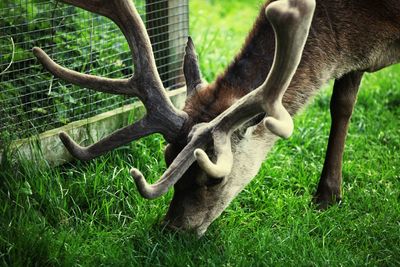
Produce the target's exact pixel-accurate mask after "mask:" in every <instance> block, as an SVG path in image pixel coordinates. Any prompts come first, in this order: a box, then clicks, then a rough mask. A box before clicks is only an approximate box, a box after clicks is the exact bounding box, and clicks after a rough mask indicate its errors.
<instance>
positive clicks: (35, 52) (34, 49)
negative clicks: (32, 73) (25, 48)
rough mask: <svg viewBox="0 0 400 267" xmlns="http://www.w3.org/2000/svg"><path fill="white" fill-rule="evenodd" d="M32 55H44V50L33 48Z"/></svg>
mask: <svg viewBox="0 0 400 267" xmlns="http://www.w3.org/2000/svg"><path fill="white" fill-rule="evenodd" d="M32 53H33V54H34V55H35V57H39V56H40V55H41V54H42V53H43V50H42V49H41V48H40V47H37V46H35V47H33V48H32Z"/></svg>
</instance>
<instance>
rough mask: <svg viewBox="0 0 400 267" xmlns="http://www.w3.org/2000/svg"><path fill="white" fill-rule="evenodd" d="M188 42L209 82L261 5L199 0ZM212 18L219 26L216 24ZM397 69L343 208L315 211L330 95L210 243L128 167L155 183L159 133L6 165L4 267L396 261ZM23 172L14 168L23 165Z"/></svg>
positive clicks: (363, 116)
mask: <svg viewBox="0 0 400 267" xmlns="http://www.w3.org/2000/svg"><path fill="white" fill-rule="evenodd" d="M190 3H191V34H192V36H193V37H194V40H195V43H196V45H197V48H198V51H199V54H200V57H201V65H202V69H203V73H204V74H205V77H206V78H207V79H208V80H211V79H213V78H214V77H215V75H216V74H217V73H218V72H220V71H221V70H222V69H223V68H224V66H226V64H227V63H228V62H229V59H231V58H232V57H233V55H234V54H235V52H236V51H237V50H238V49H239V48H240V45H241V43H242V42H243V40H244V37H245V34H246V32H247V31H248V30H249V28H250V27H251V24H252V22H253V20H254V18H255V16H256V14H257V13H258V7H259V4H260V1H259V0H251V1H250V0H242V1H228V0H218V1H217V0H208V1H205V0H191V1H190ZM210 21H212V23H210ZM399 74H400V66H394V67H391V68H388V69H386V70H383V71H381V72H379V73H377V74H373V75H367V77H366V78H365V79H364V81H363V84H362V90H361V93H360V96H359V100H358V103H357V106H356V112H355V115H354V117H353V119H352V125H351V129H350V134H349V137H348V140H347V144H346V152H345V156H344V173H343V178H344V186H343V194H344V201H343V203H342V204H341V205H340V206H334V207H332V208H330V209H329V210H327V211H325V212H319V211H316V209H315V207H314V206H312V205H311V204H310V200H311V197H312V194H313V192H314V190H315V188H316V184H317V181H318V178H319V174H320V171H321V169H322V163H323V158H324V153H325V148H326V143H327V136H328V132H329V126H330V117H329V100H330V94H331V90H330V88H326V89H323V90H322V91H321V93H320V94H319V95H318V96H317V97H316V99H315V100H314V101H313V102H312V104H311V105H310V106H309V107H308V108H307V109H306V110H305V111H304V112H303V113H302V114H300V115H299V116H297V117H296V119H295V125H296V126H295V133H294V136H293V137H292V138H290V139H289V140H286V141H279V142H278V144H277V145H276V146H275V148H274V149H273V151H271V153H270V155H269V157H268V159H267V160H266V162H265V164H264V165H263V168H262V169H261V170H260V172H259V174H258V176H257V177H256V178H255V179H254V181H253V182H252V183H251V184H250V185H249V186H248V187H247V188H246V189H245V190H244V191H243V192H242V193H241V194H240V195H239V197H238V198H237V199H236V200H235V201H234V202H233V203H232V205H231V206H230V207H229V208H228V209H227V210H226V211H225V212H224V213H223V215H222V216H221V217H220V218H219V219H218V220H217V221H216V222H215V223H213V225H212V226H211V227H210V229H209V231H208V232H207V233H206V235H205V236H204V237H203V238H201V239H197V238H196V237H194V236H190V235H182V234H177V233H171V232H166V231H163V229H162V227H160V226H159V222H160V221H161V219H162V216H163V215H164V214H165V212H166V209H167V207H168V203H169V201H170V199H171V196H172V192H170V193H169V194H168V195H167V196H165V197H163V198H161V199H157V200H154V201H147V200H143V199H142V198H141V197H140V196H139V194H138V193H137V191H136V189H135V186H134V184H133V182H132V180H131V179H130V177H129V175H128V170H129V168H130V167H131V166H135V167H138V168H139V169H141V170H143V171H144V174H145V175H146V177H150V179H153V180H154V179H156V178H157V177H158V176H159V175H160V173H161V172H162V171H163V169H164V168H165V165H164V163H163V157H162V150H163V146H164V141H163V140H162V138H161V137H159V136H153V137H151V138H147V139H146V140H143V141H140V142H136V143H134V144H132V145H131V146H127V147H122V148H120V149H118V151H114V152H112V153H110V154H108V155H106V156H103V157H101V158H99V159H97V160H93V161H91V162H89V163H81V162H73V163H71V164H69V165H66V166H63V167H59V168H50V167H48V166H37V165H32V164H30V163H28V162H20V163H19V164H18V165H16V162H12V161H11V162H4V163H3V165H2V166H1V171H0V175H1V179H0V231H1V235H0V266H2V265H5V266H8V265H9V266H53V265H54V266H58V265H60V266H265V265H271V266H280V265H282V266H283V265H285V266H287V265H289V266H291V265H297V266H314V265H316V266H338V265H343V266H360V265H371V266H398V265H400V246H399V245H400V205H399V204H400V203H399V202H400V175H399V173H400V153H399V149H400V138H399V137H400V122H399V120H398V119H399V115H400V76H399ZM16 166H18V167H16Z"/></svg>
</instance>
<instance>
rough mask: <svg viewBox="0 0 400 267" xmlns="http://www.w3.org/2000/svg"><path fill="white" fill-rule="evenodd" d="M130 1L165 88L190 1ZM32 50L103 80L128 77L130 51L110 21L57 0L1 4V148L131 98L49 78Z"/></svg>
mask: <svg viewBox="0 0 400 267" xmlns="http://www.w3.org/2000/svg"><path fill="white" fill-rule="evenodd" d="M134 2H135V6H136V8H137V10H138V12H139V13H140V14H141V16H142V19H143V20H144V21H145V24H146V28H147V30H148V32H149V35H150V39H151V41H152V45H153V50H154V54H155V57H156V62H157V66H158V69H159V72H160V75H161V78H162V80H163V83H164V85H165V87H166V88H170V89H171V88H176V87H179V86H181V85H182V82H183V77H182V71H181V66H182V60H183V51H184V46H185V43H186V40H187V36H188V24H189V22H188V0H135V1H134ZM34 46H39V47H42V48H43V49H44V50H45V51H46V52H47V53H48V54H49V55H50V56H51V57H52V58H53V59H54V60H55V61H56V62H57V63H59V64H60V65H63V66H66V67H68V68H71V69H74V70H76V71H80V72H84V73H90V74H94V75H101V76H105V77H109V78H123V77H127V76H130V75H131V74H132V72H133V67H132V66H133V65H132V59H131V53H130V51H129V47H128V45H127V43H126V41H125V39H124V37H123V35H122V33H121V32H120V30H119V29H118V27H117V26H116V25H115V24H114V23H112V22H111V21H110V20H109V19H107V18H104V17H101V16H98V15H95V14H92V13H89V12H86V11H84V10H82V9H79V8H74V7H71V6H69V5H65V4H62V3H60V2H58V1H49V0H19V1H18V0H2V1H0V147H1V146H2V143H3V142H4V141H5V140H7V141H9V140H12V139H16V138H24V137H28V136H31V135H34V134H38V133H41V132H44V131H46V130H50V129H53V128H56V127H59V126H62V125H64V124H67V123H70V122H72V121H76V120H80V119H85V118H89V117H92V116H94V115H97V114H100V113H103V112H106V111H109V110H112V109H115V108H118V107H121V106H124V105H126V104H128V102H131V101H132V100H131V99H127V98H124V97H121V96H114V95H108V94H103V93H98V92H95V91H93V90H88V89H85V88H79V87H76V86H73V85H70V84H68V83H65V82H63V81H61V80H58V79H57V78H54V77H53V76H51V75H50V74H49V73H47V72H46V71H45V70H44V69H43V68H42V67H41V66H40V65H39V64H38V62H37V60H35V59H34V57H33V54H32V52H31V50H32V47H34Z"/></svg>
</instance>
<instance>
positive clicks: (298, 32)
mask: <svg viewBox="0 0 400 267" xmlns="http://www.w3.org/2000/svg"><path fill="white" fill-rule="evenodd" d="M314 10H315V0H288V1H284V0H282V1H276V2H273V3H271V4H270V5H268V7H267V8H266V16H267V18H268V19H269V21H270V22H271V24H272V26H273V28H274V31H275V37H276V51H275V58H274V63H273V65H272V69H271V71H270V73H269V75H268V77H267V79H266V80H265V82H264V83H263V84H262V85H261V86H260V87H259V88H257V89H255V90H254V91H253V92H251V93H250V94H247V95H246V96H245V97H243V98H241V99H240V100H239V101H238V102H237V103H235V104H234V105H232V106H231V107H230V108H228V109H227V110H226V111H224V112H223V113H221V114H220V115H219V116H218V117H216V118H215V119H214V120H212V121H211V122H209V123H205V124H199V125H196V126H195V127H194V128H193V130H192V132H191V134H190V136H191V139H190V140H191V141H190V142H189V144H188V145H187V146H186V147H185V148H184V149H183V150H182V152H181V153H180V154H179V155H178V156H177V158H176V159H175V160H174V162H173V163H172V164H171V165H170V166H169V168H168V169H167V171H166V172H165V173H164V175H163V176H162V177H161V179H160V180H159V181H158V182H157V183H156V184H154V185H149V184H147V182H146V180H145V179H144V177H143V175H142V174H141V173H140V172H139V171H138V170H136V169H132V170H131V174H132V176H133V177H134V178H135V182H136V185H137V187H138V188H139V191H140V193H141V194H142V196H144V197H146V198H155V197H158V196H160V195H162V194H164V193H165V192H167V190H168V188H169V187H171V186H172V185H174V184H175V183H176V182H177V181H178V180H179V179H180V177H181V175H183V173H184V172H185V171H186V170H187V169H188V168H189V167H190V165H191V164H192V163H193V162H194V161H195V160H197V162H198V163H199V165H200V167H201V168H202V169H203V170H204V171H205V172H206V173H207V174H208V175H210V176H211V177H215V178H220V177H224V176H226V175H228V174H229V173H230V171H231V169H232V164H233V155H232V150H231V144H230V140H231V135H232V133H233V132H234V131H235V130H236V129H238V128H239V127H240V126H241V125H243V123H245V122H246V121H248V120H250V119H251V118H253V117H254V116H256V115H258V114H261V113H266V114H267V115H266V117H265V119H264V121H263V123H264V125H265V127H267V128H268V129H269V130H270V131H271V132H272V133H274V134H276V135H278V136H280V137H284V138H288V137H289V136H290V135H291V134H292V132H293V121H292V118H291V116H290V114H289V113H288V111H287V110H286V109H285V108H284V107H283V104H282V98H283V95H284V93H285V92H286V89H287V88H288V86H289V84H290V82H291V80H292V78H293V76H294V74H295V72H296V70H297V67H298V65H299V63H300V60H301V56H302V53H303V49H304V46H305V43H306V40H307V37H308V32H309V29H310V26H311V21H312V17H313V14H314ZM211 140H213V142H214V151H215V154H216V158H217V160H216V164H214V163H213V162H212V161H211V160H210V159H209V157H208V156H207V154H206V153H205V152H204V149H205V148H206V147H207V145H209V144H210V143H211V142H212V141H211Z"/></svg>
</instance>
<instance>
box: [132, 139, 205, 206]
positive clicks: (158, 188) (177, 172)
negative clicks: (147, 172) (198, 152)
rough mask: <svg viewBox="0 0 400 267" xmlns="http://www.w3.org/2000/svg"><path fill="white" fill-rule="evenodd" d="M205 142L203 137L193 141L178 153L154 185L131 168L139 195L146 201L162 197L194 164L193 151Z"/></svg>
mask: <svg viewBox="0 0 400 267" xmlns="http://www.w3.org/2000/svg"><path fill="white" fill-rule="evenodd" d="M206 140H208V138H207V136H205V135H204V136H200V137H199V138H196V139H193V140H192V141H191V142H190V143H189V144H188V145H187V146H186V147H185V148H184V149H183V150H182V151H181V153H179V155H178V156H177V157H176V158H175V160H174V161H173V162H172V164H171V165H170V166H169V167H168V169H167V170H166V171H165V172H164V174H163V175H162V176H161V178H160V179H159V180H158V181H157V182H156V183H154V184H149V183H147V181H146V179H145V178H144V176H143V174H142V173H141V172H140V171H139V170H138V169H135V168H132V169H131V175H132V177H133V178H134V181H135V184H136V187H137V188H138V190H139V193H140V194H141V195H142V196H143V197H144V198H147V199H155V198H157V197H160V196H162V195H164V194H165V193H166V192H167V191H168V189H169V188H170V187H171V186H173V185H174V184H175V183H176V182H178V181H179V179H180V178H181V177H182V175H183V174H184V173H185V172H186V170H187V169H189V167H190V166H191V165H192V164H193V163H194V162H195V158H194V156H193V151H194V149H195V147H199V146H200V147H203V146H204V144H205V142H206Z"/></svg>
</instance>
